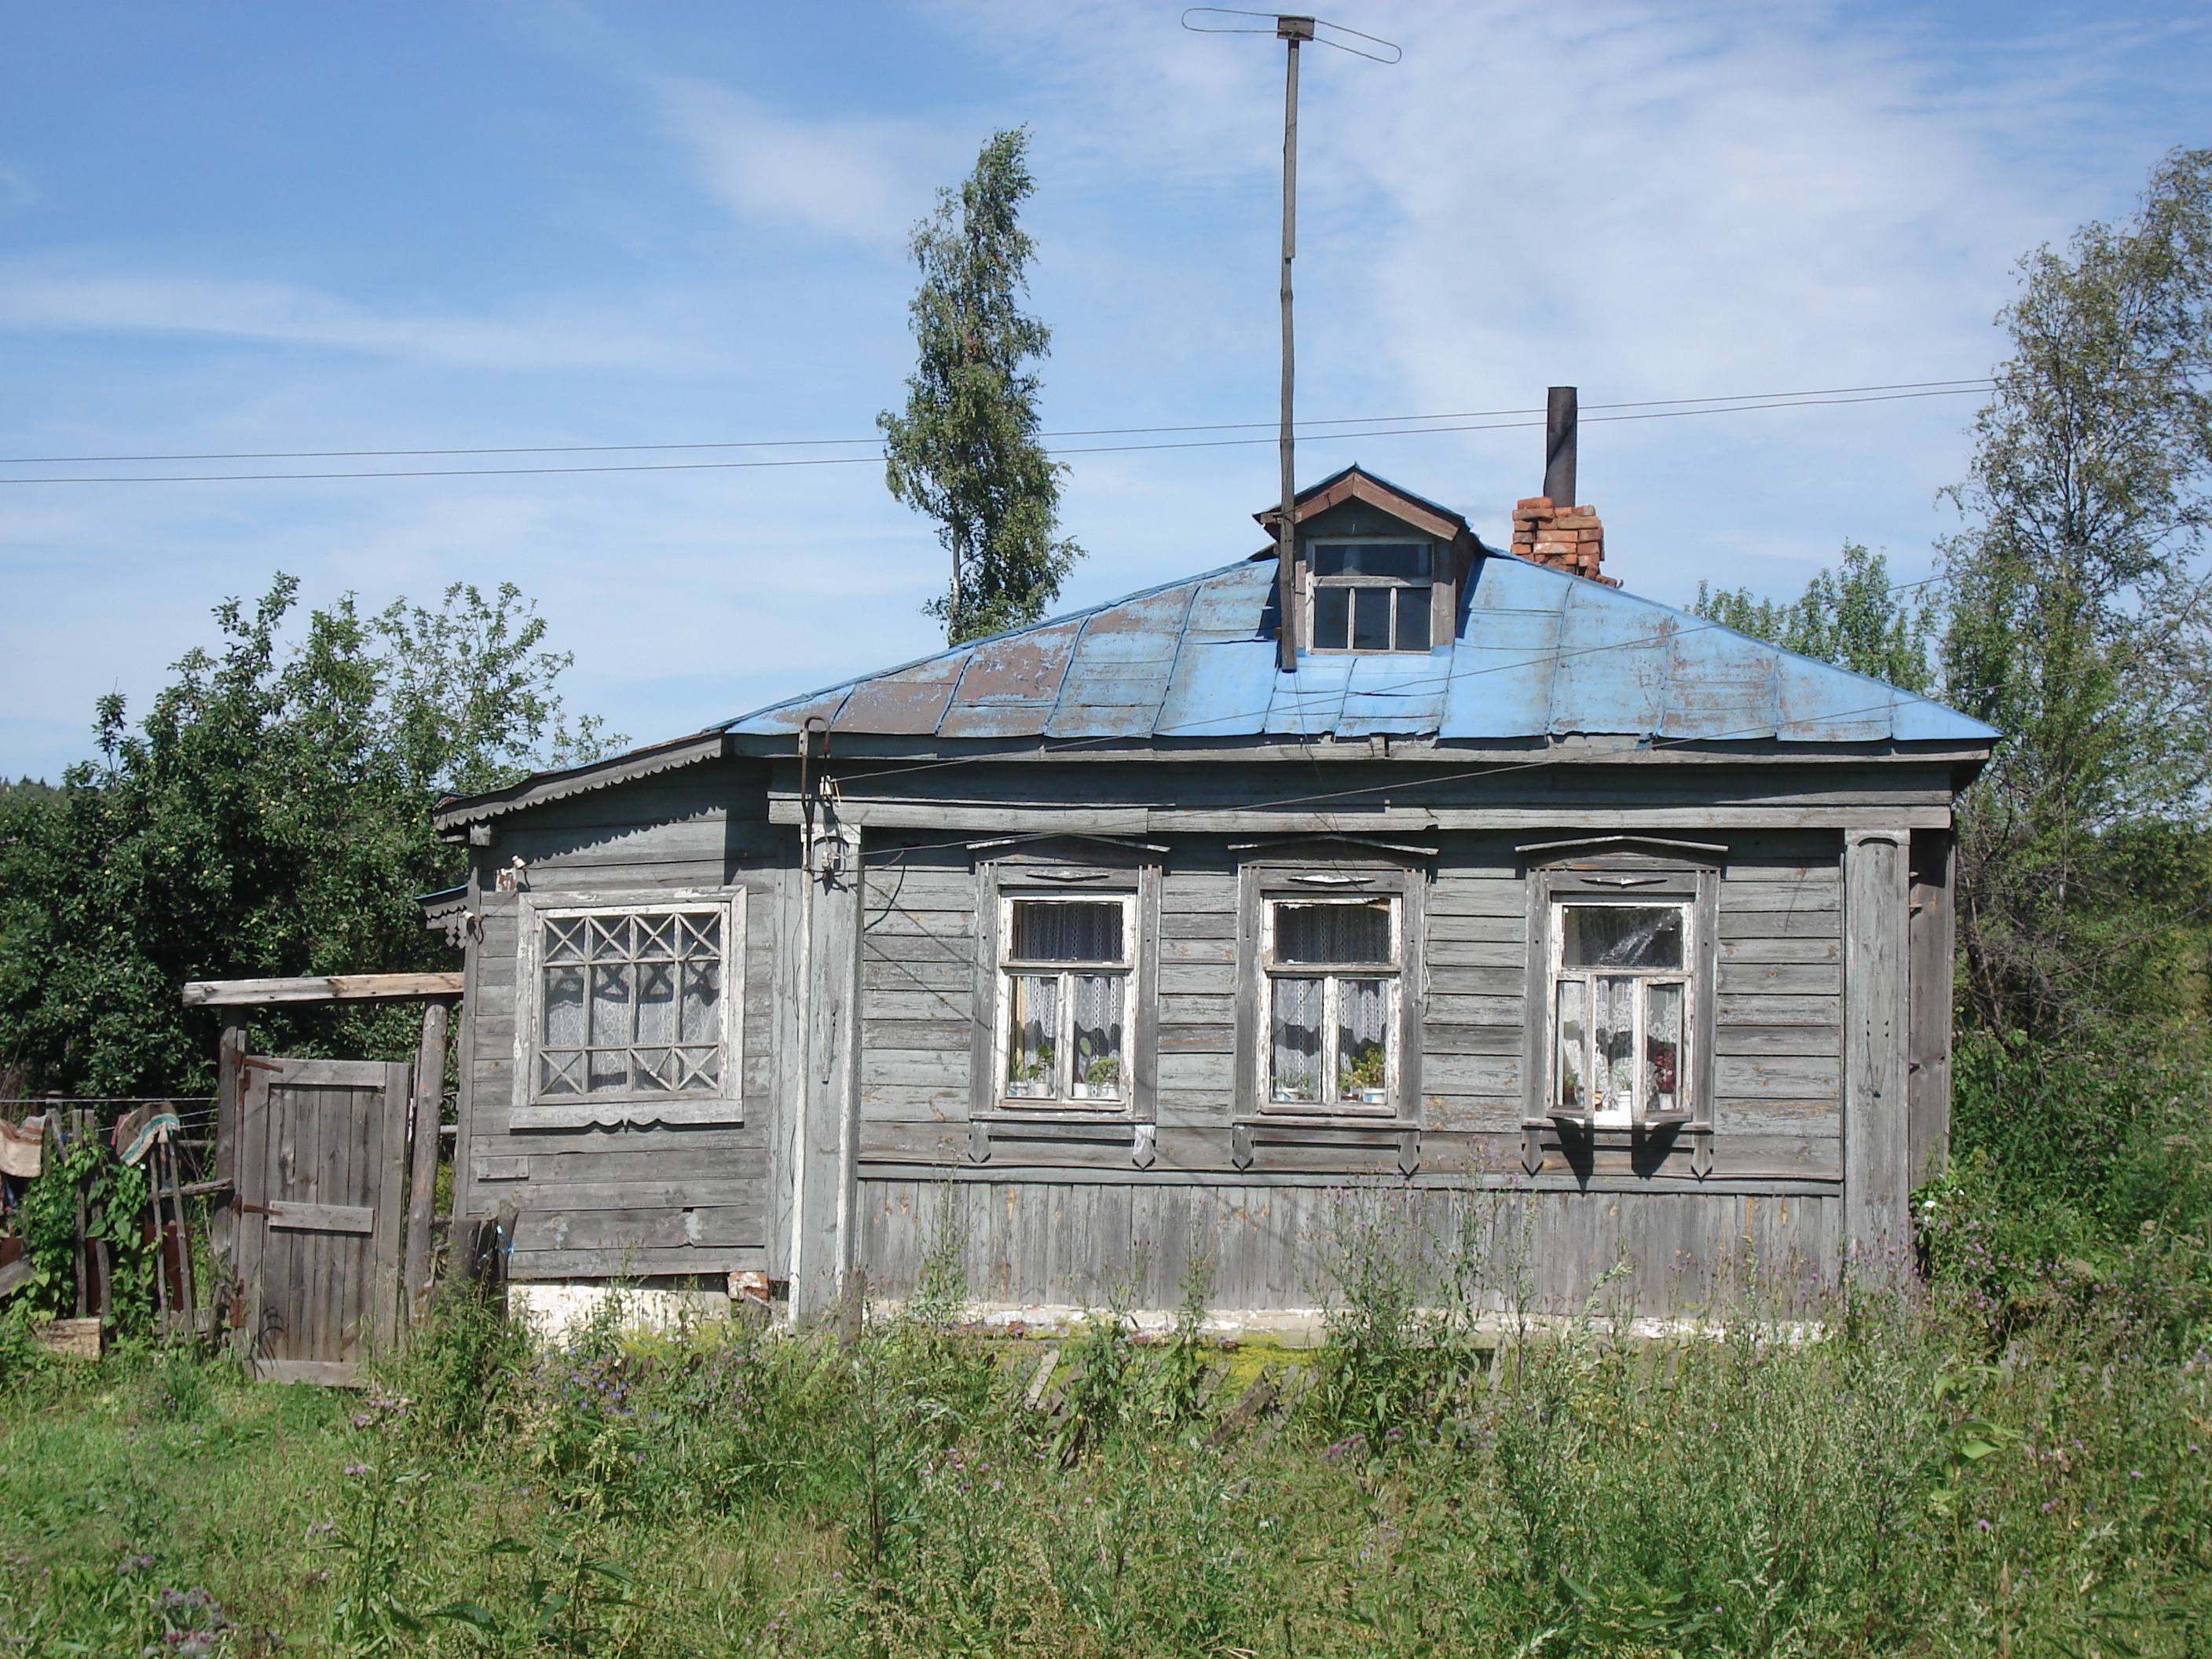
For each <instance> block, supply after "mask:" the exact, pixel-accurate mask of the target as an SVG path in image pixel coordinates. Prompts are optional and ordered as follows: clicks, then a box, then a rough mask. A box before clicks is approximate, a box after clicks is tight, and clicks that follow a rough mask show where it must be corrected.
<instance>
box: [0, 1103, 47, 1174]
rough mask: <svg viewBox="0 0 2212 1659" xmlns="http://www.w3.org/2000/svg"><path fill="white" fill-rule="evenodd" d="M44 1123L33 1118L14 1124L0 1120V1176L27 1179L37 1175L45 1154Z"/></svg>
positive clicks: (41, 1119) (43, 1120)
mask: <svg viewBox="0 0 2212 1659" xmlns="http://www.w3.org/2000/svg"><path fill="white" fill-rule="evenodd" d="M45 1152H46V1119H45V1118H43V1117H34V1118H33V1119H31V1120H30V1121H28V1122H27V1123H21V1124H15V1123H10V1122H9V1121H7V1120H6V1119H5V1118H0V1175H11V1176H23V1177H28V1176H35V1175H36V1174H38V1172H39V1170H40V1168H41V1167H42V1164H43V1161H44V1154H45Z"/></svg>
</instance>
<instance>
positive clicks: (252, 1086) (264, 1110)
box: [234, 1058, 414, 1386]
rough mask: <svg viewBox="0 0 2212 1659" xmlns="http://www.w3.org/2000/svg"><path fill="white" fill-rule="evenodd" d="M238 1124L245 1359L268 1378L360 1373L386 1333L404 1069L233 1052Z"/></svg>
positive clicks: (393, 1311) (394, 1306)
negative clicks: (237, 1056)
mask: <svg viewBox="0 0 2212 1659" xmlns="http://www.w3.org/2000/svg"><path fill="white" fill-rule="evenodd" d="M243 1069H244V1071H245V1073H246V1088H245V1091H244V1098H243V1099H242V1100H241V1102H240V1107H241V1109H240V1115H239V1133H238V1160H237V1166H236V1167H237V1173H236V1176H235V1177H234V1178H235V1181H236V1183H237V1187H236V1191H237V1204H236V1210H237V1214H238V1228H237V1237H236V1249H237V1267H238V1276H239V1280H240V1284H241V1285H242V1287H243V1289H244V1291H245V1300H246V1307H245V1310H244V1312H245V1316H246V1320H245V1334H246V1366H247V1369H248V1370H250V1371H251V1372H252V1375H254V1376H258V1377H261V1378H263V1379H264V1380H266V1381H269V1382H272V1383H335V1384H338V1385H341V1386H343V1385H349V1384H354V1383H359V1382H360V1381H361V1380H362V1372H361V1362H362V1358H364V1357H365V1356H366V1354H367V1352H368V1349H369V1348H370V1347H371V1346H375V1347H378V1348H386V1349H388V1348H390V1347H391V1346H392V1343H393V1341H394V1340H395V1339H396V1337H397V1336H398V1314H399V1233H400V1220H401V1216H402V1213H403V1208H404V1203H403V1182H404V1170H405V1165H406V1158H407V1109H408V1097H409V1095H410V1092H411V1084H412V1081H413V1075H414V1068H413V1067H412V1066H407V1065H404V1064H387V1063H386V1062H383V1061H380V1060H263V1059H258V1058H247V1059H246V1060H244V1063H243Z"/></svg>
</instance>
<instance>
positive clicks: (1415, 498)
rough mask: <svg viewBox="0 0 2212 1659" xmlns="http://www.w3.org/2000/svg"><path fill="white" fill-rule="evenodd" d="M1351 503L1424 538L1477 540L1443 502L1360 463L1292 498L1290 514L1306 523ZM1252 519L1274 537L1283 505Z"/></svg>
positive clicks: (1263, 511)
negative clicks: (1373, 510)
mask: <svg viewBox="0 0 2212 1659" xmlns="http://www.w3.org/2000/svg"><path fill="white" fill-rule="evenodd" d="M1348 501H1364V502H1365V503H1366V504H1367V505H1368V506H1370V507H1374V508H1376V510H1377V511H1379V512H1383V513H1389V515H1390V516H1391V517H1392V518H1394V519H1396V520H1398V521H1399V522H1400V523H1401V524H1404V525H1405V526H1407V527H1408V528H1410V529H1413V530H1418V531H1419V532H1421V533H1422V534H1423V535H1425V536H1433V537H1435V538H1437V540H1438V541H1440V542H1445V543H1454V544H1456V543H1459V542H1460V541H1461V540H1462V538H1465V539H1466V540H1467V541H1468V542H1473V541H1474V532H1473V531H1472V530H1470V529H1468V523H1467V520H1465V519H1463V518H1462V517H1461V516H1460V515H1459V514H1458V513H1455V512H1453V511H1452V510H1451V508H1449V507H1446V506H1444V505H1443V503H1442V502H1440V501H1431V500H1430V499H1429V498H1428V497H1427V496H1425V495H1415V494H1413V491H1412V490H1410V489H1400V488H1399V487H1398V486H1397V485H1396V484H1394V483H1391V482H1390V481H1389V479H1387V478H1378V477H1376V476H1375V475H1374V474H1373V473H1371V472H1370V471H1367V470H1366V469H1365V468H1364V467H1362V466H1361V465H1359V463H1358V462H1357V461H1354V462H1353V463H1352V465H1350V466H1347V467H1346V468H1345V469H1344V470H1343V471H1340V472H1332V473H1331V474H1329V476H1328V477H1326V478H1323V479H1322V481H1321V482H1320V483H1317V484H1314V485H1311V486H1310V487H1309V488H1307V489H1302V490H1300V491H1299V492H1298V493H1297V495H1294V496H1292V497H1291V513H1292V515H1293V517H1294V519H1295V520H1296V522H1297V523H1299V524H1304V523H1305V522H1306V521H1307V520H1310V519H1317V518H1319V517H1320V516H1321V515H1322V513H1327V512H1329V511H1331V510H1332V509H1334V508H1336V507H1342V506H1344V505H1345V504H1346V502H1348ZM1252 516H1253V518H1255V520H1258V521H1259V522H1260V524H1261V526H1264V527H1265V528H1266V530H1267V533H1268V534H1269V535H1271V536H1272V535H1273V534H1274V533H1275V528H1276V526H1277V525H1279V523H1280V522H1281V521H1282V517H1283V509H1282V505H1281V503H1279V502H1278V503H1277V504H1276V505H1274V506H1273V507H1263V508H1261V510H1260V511H1259V512H1257V513H1254V514H1253V515H1252Z"/></svg>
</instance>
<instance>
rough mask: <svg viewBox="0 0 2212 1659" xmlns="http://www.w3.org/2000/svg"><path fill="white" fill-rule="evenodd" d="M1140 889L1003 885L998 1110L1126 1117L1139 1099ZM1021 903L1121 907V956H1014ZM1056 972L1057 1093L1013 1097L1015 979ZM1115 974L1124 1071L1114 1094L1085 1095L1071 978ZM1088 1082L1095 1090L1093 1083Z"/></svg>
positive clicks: (994, 1054) (996, 1004)
mask: <svg viewBox="0 0 2212 1659" xmlns="http://www.w3.org/2000/svg"><path fill="white" fill-rule="evenodd" d="M1137 897H1138V896H1137V894H1136V893H1135V892H1134V891H1133V890H1126V889H1108V890H1103V891H1100V890H1091V891H1087V892H1071V891H1069V890H1067V889H1066V888H1065V887H1057V888H1048V889H1045V890H1041V891H1040V890H1030V889H1027V888H1018V887H1014V888H1009V887H1002V888H1000V891H999V900H998V902H999V914H998V918H997V920H998V933H997V939H998V955H999V959H998V962H997V963H996V975H995V979H996V983H997V987H998V992H997V995H996V996H995V998H994V1000H993V1014H992V1039H991V1078H992V1083H991V1098H992V1100H993V1101H994V1104H995V1107H996V1109H998V1110H1000V1111H1005V1112H1096V1113H1098V1114H1099V1115H1103V1116H1114V1117H1126V1116H1127V1115H1129V1113H1130V1110H1131V1105H1132V1102H1133V1099H1134V1088H1135V1077H1134V1074H1135V1070H1136V1038H1137V1006H1136V996H1135V994H1136V980H1137V963H1138V957H1139V941H1138V939H1137V923H1138V917H1139V906H1138V903H1137ZM1017 904H1116V905H1119V906H1120V907H1121V956H1120V957H1118V958H1117V959H1115V961H1112V962H1085V963H1069V962H1049V961H1036V962H1032V961H1030V960H1027V959H1025V958H1023V957H1016V956H1014V955H1013V954H1012V942H1013V938H1014V906H1015V905H1017ZM1044 975H1059V977H1060V993H1059V995H1058V997H1057V999H1056V1002H1057V1005H1058V1015H1057V1019H1056V1030H1055V1031H1054V1050H1053V1068H1054V1073H1055V1074H1056V1075H1055V1076H1054V1079H1053V1080H1054V1085H1055V1089H1054V1092H1053V1093H1052V1094H1049V1095H1014V1094H1010V1093H1008V1092H1007V1085H1008V1084H1009V1083H1010V1082H1011V1081H1012V1079H1010V1078H1008V1076H1007V1075H1006V1071H1007V1066H1008V1061H1009V1056H1010V1053H1011V1050H1012V1045H1013V1029H1012V1028H1013V981H1014V980H1015V979H1016V978H1018V977H1042V976H1044ZM1098 975H1114V976H1115V977H1117V978H1119V979H1120V981H1121V1069H1120V1075H1119V1077H1118V1078H1117V1079H1115V1085H1116V1086H1115V1092H1114V1093H1113V1094H1112V1095H1111V1096H1109V1097H1097V1096H1080V1097H1079V1096H1078V1095H1076V1094H1075V1092H1074V1079H1073V1072H1072V1070H1071V1069H1070V1068H1072V1067H1073V1064H1074V1056H1073V1048H1074V1043H1073V1020H1074V1018H1075V999H1074V997H1073V994H1072V993H1071V990H1070V987H1069V985H1068V981H1069V980H1071V979H1073V978H1077V977H1092V976H1098ZM1085 1086H1086V1087H1095V1086H1097V1085H1085Z"/></svg>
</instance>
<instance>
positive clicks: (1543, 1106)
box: [1518, 836, 1728, 1176]
mask: <svg viewBox="0 0 2212 1659" xmlns="http://www.w3.org/2000/svg"><path fill="white" fill-rule="evenodd" d="M1518 850H1519V852H1520V853H1521V855H1522V858H1523V859H1524V860H1527V868H1528V980H1527V983H1528V1003H1527V1012H1526V1017H1525V1018H1523V1020H1522V1036H1523V1043H1522V1066H1521V1071H1522V1091H1523V1113H1522V1166H1523V1167H1524V1168H1525V1169H1526V1170H1528V1172H1529V1173H1530V1174H1532V1175H1533V1174H1534V1173H1535V1172H1536V1171H1537V1170H1540V1169H1541V1167H1542V1166H1543V1161H1544V1142H1545V1140H1546V1139H1547V1138H1552V1139H1556V1140H1557V1141H1558V1142H1559V1145H1560V1146H1562V1148H1564V1149H1565V1150H1566V1151H1567V1152H1568V1155H1569V1157H1570V1158H1575V1157H1577V1156H1587V1154H1588V1152H1589V1150H1590V1149H1591V1148H1593V1147H1594V1146H1631V1147H1632V1148H1638V1149H1640V1150H1642V1151H1644V1152H1652V1153H1662V1154H1663V1153H1664V1152H1666V1151H1668V1150H1670V1147H1671V1144H1672V1143H1674V1141H1675V1139H1676V1138H1679V1139H1680V1140H1681V1141H1686V1142H1687V1143H1688V1146H1689V1150H1690V1153H1691V1160H1690V1163H1691V1172H1692V1174H1693V1175H1697V1176H1706V1175H1710V1174H1711V1172H1712V1169H1713V1127H1714V1126H1713V1073H1714V1066H1713V1046H1714V1024H1715V1021H1714V1014H1715V1008H1716V1006H1717V1001H1718V987H1719V949H1718V939H1719V931H1720V930H1719V927H1718V917H1719V910H1720V884H1721V873H1722V867H1723V864H1724V862H1725V860H1726V859H1727V856H1728V848H1726V847H1724V846H1717V845H1713V844H1711V843H1706V842H1684V841H1674V840H1668V839H1663V838H1660V837H1652V836H1610V837H1606V838H1603V839H1599V840H1592V841H1583V842H1548V843H1537V844H1534V845H1531V846H1527V847H1522V848H1519V849H1518ZM1639 900H1643V901H1645V902H1648V903H1650V904H1652V905H1679V906H1680V907H1681V908H1682V910H1683V912H1684V916H1685V921H1686V938H1685V939H1684V941H1683V947H1684V948H1683V962H1682V968H1681V970H1680V974H1679V975H1674V974H1671V973H1670V974H1668V975H1663V977H1664V978H1666V979H1668V980H1678V981H1679V982H1680V983H1682V984H1683V985H1684V986H1685V987H1686V989H1685V1001H1686V1007H1685V1009H1684V1012H1683V1025H1682V1030H1681V1032H1680V1042H1681V1046H1682V1048H1685V1049H1686V1050H1687V1054H1686V1059H1684V1058H1681V1057H1680V1056H1678V1060H1677V1065H1678V1067H1679V1071H1680V1076H1679V1077H1678V1080H1677V1082H1678V1096H1677V1098H1678V1100H1680V1101H1681V1103H1682V1105H1683V1107H1684V1109H1683V1110H1681V1111H1680V1112H1676V1113H1668V1114H1664V1115H1659V1116H1658V1117H1656V1118H1646V1119H1644V1121H1633V1122H1630V1123H1626V1124H1618V1123H1607V1122H1601V1121H1597V1120H1596V1117H1595V1114H1593V1113H1590V1112H1587V1111H1585V1112H1579V1113H1577V1112H1573V1111H1566V1110H1562V1109H1559V1105H1558V1097H1557V1092H1556V1091H1557V1077H1556V1069H1557V1065H1558V1056H1559V1033H1558V1030H1557V1021H1558V1009H1559V1005H1558V1000H1557V992H1556V989H1555V987H1556V985H1557V982H1558V980H1559V975H1560V974H1561V971H1562V970H1561V968H1560V950H1561V939H1560V933H1561V918H1562V914H1563V908H1564V907H1565V906H1566V905H1569V904H1572V903H1577V902H1581V903H1589V904H1624V905H1635V904H1636V903H1637V902H1638V901H1639ZM1655 977H1659V976H1658V975H1655Z"/></svg>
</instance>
